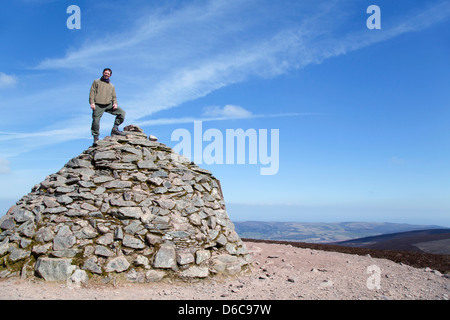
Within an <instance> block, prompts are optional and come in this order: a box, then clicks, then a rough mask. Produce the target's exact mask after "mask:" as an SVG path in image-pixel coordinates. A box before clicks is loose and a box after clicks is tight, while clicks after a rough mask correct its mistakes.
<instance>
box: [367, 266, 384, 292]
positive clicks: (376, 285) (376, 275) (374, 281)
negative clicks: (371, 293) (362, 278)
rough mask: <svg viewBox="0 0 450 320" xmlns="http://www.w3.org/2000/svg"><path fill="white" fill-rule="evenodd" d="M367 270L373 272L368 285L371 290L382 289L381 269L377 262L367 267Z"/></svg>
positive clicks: (369, 272) (368, 279)
mask: <svg viewBox="0 0 450 320" xmlns="http://www.w3.org/2000/svg"><path fill="white" fill-rule="evenodd" d="M366 272H367V273H368V274H371V276H370V277H369V278H367V281H366V286H367V288H368V289H369V290H375V289H376V290H379V289H381V269H380V267H379V266H377V265H376V264H373V265H371V266H368V267H367V270H366Z"/></svg>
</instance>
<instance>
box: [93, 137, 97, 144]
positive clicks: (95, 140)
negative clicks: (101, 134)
mask: <svg viewBox="0 0 450 320" xmlns="http://www.w3.org/2000/svg"><path fill="white" fill-rule="evenodd" d="M97 141H98V136H94V143H93V144H92V145H95V143H96V142H97Z"/></svg>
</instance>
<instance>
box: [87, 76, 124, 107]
mask: <svg viewBox="0 0 450 320" xmlns="http://www.w3.org/2000/svg"><path fill="white" fill-rule="evenodd" d="M93 103H95V104H110V103H115V104H118V103H117V97H116V89H115V88H114V85H113V84H112V83H111V82H109V83H107V82H104V81H101V80H100V79H96V80H94V82H93V83H92V86H91V91H90V92H89V104H93Z"/></svg>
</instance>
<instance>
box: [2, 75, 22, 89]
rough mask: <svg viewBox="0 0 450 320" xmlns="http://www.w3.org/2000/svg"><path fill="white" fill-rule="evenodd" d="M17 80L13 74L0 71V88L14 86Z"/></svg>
mask: <svg viewBox="0 0 450 320" xmlns="http://www.w3.org/2000/svg"><path fill="white" fill-rule="evenodd" d="M17 82H18V79H17V77H16V76H15V75H11V74H6V73H3V72H0V89H5V88H11V87H14V86H15V85H16V84H17Z"/></svg>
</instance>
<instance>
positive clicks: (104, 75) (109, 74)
mask: <svg viewBox="0 0 450 320" xmlns="http://www.w3.org/2000/svg"><path fill="white" fill-rule="evenodd" d="M103 77H104V78H105V79H109V77H111V72H109V71H108V70H105V72H103Z"/></svg>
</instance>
